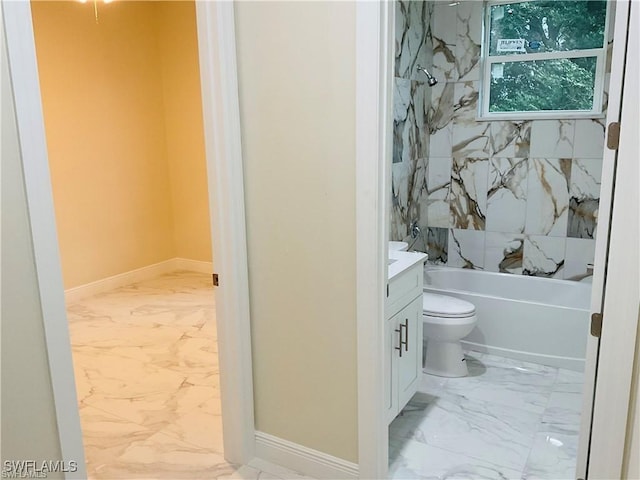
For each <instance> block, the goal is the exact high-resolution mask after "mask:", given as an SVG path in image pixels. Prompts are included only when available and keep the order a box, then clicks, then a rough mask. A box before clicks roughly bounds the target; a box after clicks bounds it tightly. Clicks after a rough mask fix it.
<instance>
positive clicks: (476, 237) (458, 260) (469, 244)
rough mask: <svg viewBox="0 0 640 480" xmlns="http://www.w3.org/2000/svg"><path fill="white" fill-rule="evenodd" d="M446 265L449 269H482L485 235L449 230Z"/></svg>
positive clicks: (476, 232) (468, 231) (482, 233)
mask: <svg viewBox="0 0 640 480" xmlns="http://www.w3.org/2000/svg"><path fill="white" fill-rule="evenodd" d="M448 247H449V251H448V261H447V265H449V266H450V267H459V268H472V269H474V270H478V269H479V270H482V269H483V268H484V249H485V233H484V232H479V231H474V230H455V229H451V230H449V245H448Z"/></svg>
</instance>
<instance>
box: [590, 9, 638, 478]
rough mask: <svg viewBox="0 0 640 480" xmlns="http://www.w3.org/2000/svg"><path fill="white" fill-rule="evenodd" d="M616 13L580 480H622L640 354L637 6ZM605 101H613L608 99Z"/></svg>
mask: <svg viewBox="0 0 640 480" xmlns="http://www.w3.org/2000/svg"><path fill="white" fill-rule="evenodd" d="M617 8H618V9H621V10H624V11H625V13H624V14H623V15H621V18H620V24H618V23H617V22H616V28H620V30H621V31H620V32H619V35H618V32H616V40H618V39H619V41H620V43H621V44H622V43H624V42H625V40H627V41H628V43H627V45H626V51H627V52H628V53H627V55H626V61H625V58H624V55H623V54H622V52H620V53H619V55H620V57H622V59H621V61H620V62H621V63H620V64H619V66H618V68H619V71H618V72H617V73H618V74H619V75H620V76H621V77H622V76H623V75H624V79H623V82H622V84H623V88H622V96H623V105H622V107H621V116H620V117H619V118H620V127H621V128H620V143H619V148H618V151H617V159H616V164H615V187H614V189H613V198H612V204H611V210H612V213H611V229H610V232H609V245H608V262H607V265H606V269H607V272H606V278H605V286H604V299H602V303H601V304H598V305H596V304H594V305H592V307H593V310H592V311H595V312H602V313H603V317H604V319H603V326H602V336H601V338H600V349H599V354H598V365H597V370H596V382H595V398H594V401H593V424H592V429H591V433H592V435H591V445H590V454H589V458H588V469H587V475H586V477H585V478H589V479H608V478H623V473H624V472H623V470H622V469H623V462H624V460H625V459H624V455H625V445H626V442H627V441H628V440H629V439H628V437H627V427H628V425H629V422H630V421H633V420H632V419H630V418H629V415H630V413H631V412H632V409H631V404H630V399H631V386H632V385H633V375H634V372H633V364H634V357H635V355H639V354H640V352H636V351H635V348H636V339H637V335H638V315H639V304H640V298H639V297H640V278H639V277H640V275H639V274H638V265H640V255H639V252H638V238H640V220H639V218H638V205H639V204H640V202H639V195H638V183H637V182H638V179H639V178H640V170H639V168H638V151H639V150H640V145H639V141H638V131H639V130H640V115H639V109H638V105H639V104H640V94H639V93H640V92H639V90H638V85H639V84H640V59H639V57H638V53H637V52H638V48H640V32H639V28H638V27H639V26H640V3H638V2H637V1H629V0H624V1H623V0H618V3H617ZM617 20H618V19H617V18H616V21H617ZM614 49H615V40H614ZM621 50H622V49H621ZM612 74H613V72H612ZM612 78H613V77H612ZM611 93H614V92H611ZM616 95H617V97H618V98H617V100H618V101H619V100H620V98H619V97H620V93H619V92H616ZM609 99H610V101H611V100H612V98H611V97H609ZM615 100H616V99H615V98H614V101H615ZM594 288H595V287H594ZM636 375H637V372H636ZM636 401H638V399H636Z"/></svg>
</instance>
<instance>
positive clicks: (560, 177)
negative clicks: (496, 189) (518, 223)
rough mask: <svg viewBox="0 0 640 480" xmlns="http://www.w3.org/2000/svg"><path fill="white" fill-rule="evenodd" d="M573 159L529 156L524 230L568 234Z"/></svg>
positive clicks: (541, 233)
mask: <svg viewBox="0 0 640 480" xmlns="http://www.w3.org/2000/svg"><path fill="white" fill-rule="evenodd" d="M570 172H571V160H569V159H544V158H532V159H530V160H529V173H528V182H527V183H528V187H527V188H528V190H527V212H526V215H527V218H526V224H525V232H526V233H531V234H536V235H552V236H562V237H564V236H566V231H567V222H568V212H569V175H570Z"/></svg>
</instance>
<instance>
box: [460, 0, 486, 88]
mask: <svg viewBox="0 0 640 480" xmlns="http://www.w3.org/2000/svg"><path fill="white" fill-rule="evenodd" d="M483 6H484V2H478V1H474V0H463V1H462V2H461V3H460V4H459V5H458V8H457V33H458V38H457V43H456V68H457V70H458V79H459V80H464V81H468V80H479V79H480V45H481V42H482V18H483V16H482V12H483Z"/></svg>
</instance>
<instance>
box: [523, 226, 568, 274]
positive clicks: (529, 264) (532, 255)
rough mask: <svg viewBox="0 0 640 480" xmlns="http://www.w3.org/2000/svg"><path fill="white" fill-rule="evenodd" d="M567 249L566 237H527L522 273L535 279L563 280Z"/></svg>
mask: <svg viewBox="0 0 640 480" xmlns="http://www.w3.org/2000/svg"><path fill="white" fill-rule="evenodd" d="M565 247H566V238H564V237H547V236H541V235H528V236H526V237H525V239H524V258H523V260H522V268H523V271H522V273H523V274H524V275H531V276H535V277H548V278H562V277H563V274H564V271H563V268H564V261H565Z"/></svg>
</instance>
